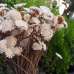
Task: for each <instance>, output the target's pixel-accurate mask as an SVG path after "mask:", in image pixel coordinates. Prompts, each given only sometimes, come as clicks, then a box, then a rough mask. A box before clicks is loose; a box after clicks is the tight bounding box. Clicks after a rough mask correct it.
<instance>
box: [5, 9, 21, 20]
mask: <svg viewBox="0 0 74 74" xmlns="http://www.w3.org/2000/svg"><path fill="white" fill-rule="evenodd" d="M6 17H9V18H10V19H12V20H14V21H16V20H22V17H21V14H20V12H18V11H17V10H15V9H12V10H10V11H9V12H8V13H7V15H6Z"/></svg>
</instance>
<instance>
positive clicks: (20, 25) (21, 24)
mask: <svg viewBox="0 0 74 74" xmlns="http://www.w3.org/2000/svg"><path fill="white" fill-rule="evenodd" d="M15 25H16V26H17V27H18V28H20V29H21V30H28V23H27V22H25V21H23V20H16V21H15Z"/></svg>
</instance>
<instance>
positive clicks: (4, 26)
mask: <svg viewBox="0 0 74 74" xmlns="http://www.w3.org/2000/svg"><path fill="white" fill-rule="evenodd" d="M0 26H1V31H2V32H4V33H5V32H7V31H11V30H13V29H14V23H13V21H12V20H4V21H2V23H1V25H0Z"/></svg>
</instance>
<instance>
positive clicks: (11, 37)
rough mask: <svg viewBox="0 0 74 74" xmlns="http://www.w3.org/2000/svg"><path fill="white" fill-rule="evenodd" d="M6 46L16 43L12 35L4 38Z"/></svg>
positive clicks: (12, 45)
mask: <svg viewBox="0 0 74 74" xmlns="http://www.w3.org/2000/svg"><path fill="white" fill-rule="evenodd" d="M6 40H7V47H14V46H15V45H16V43H17V39H16V38H15V37H14V36H9V37H7V38H6Z"/></svg>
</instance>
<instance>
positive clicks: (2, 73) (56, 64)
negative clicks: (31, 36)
mask: <svg viewBox="0 0 74 74" xmlns="http://www.w3.org/2000/svg"><path fill="white" fill-rule="evenodd" d="M4 2H5V3H7V4H8V6H9V7H10V6H13V5H14V4H16V3H21V2H24V3H27V4H26V7H29V6H32V5H33V6H40V5H45V6H48V7H49V6H50V4H49V1H48V0H5V1H4ZM52 12H53V13H54V14H56V15H57V14H58V10H56V7H54V8H53V9H52ZM65 18H66V17H65ZM66 21H67V22H68V25H69V26H68V28H67V29H61V30H60V31H58V32H56V34H55V35H54V37H53V38H52V40H51V41H50V42H49V44H48V51H47V53H46V54H45V55H44V57H43V58H42V61H41V63H40V64H39V66H40V68H41V69H42V70H43V71H44V72H46V74H68V69H69V66H70V65H73V64H74V20H70V19H68V18H66ZM56 52H57V53H59V54H60V55H61V56H62V57H63V59H60V58H58V57H57V56H56V55H55V53H56ZM2 58H3V57H2V56H1V57H0V74H12V73H11V72H9V71H10V70H8V69H9V68H8V66H7V65H6V64H5V62H4V61H3V60H2ZM6 68H7V69H6Z"/></svg>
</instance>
